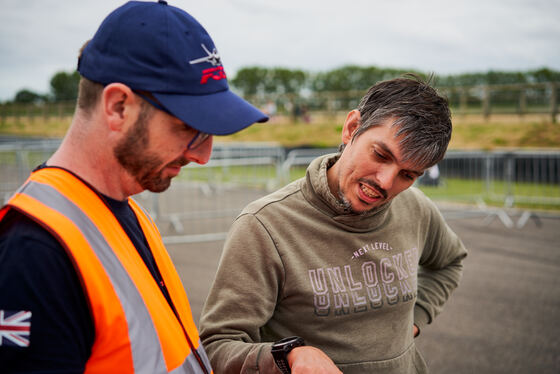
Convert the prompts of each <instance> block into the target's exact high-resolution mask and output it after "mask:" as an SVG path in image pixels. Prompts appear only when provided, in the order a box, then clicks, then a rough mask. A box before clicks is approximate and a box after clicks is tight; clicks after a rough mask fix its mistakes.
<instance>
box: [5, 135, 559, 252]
mask: <svg viewBox="0 0 560 374" xmlns="http://www.w3.org/2000/svg"><path fill="white" fill-rule="evenodd" d="M59 144H60V140H41V141H25V142H12V143H2V144H0V198H1V199H2V202H5V201H6V200H7V199H8V198H9V197H10V196H11V195H12V194H13V193H14V192H15V190H16V189H17V188H18V187H19V186H20V185H21V184H22V183H23V182H24V181H25V179H26V178H27V176H28V175H29V173H30V172H31V170H32V169H33V168H34V167H36V166H37V165H39V164H41V163H42V162H44V161H45V160H46V159H48V157H49V156H50V155H51V154H52V153H53V152H54V151H55V150H56V148H57V147H58V145H59ZM332 152H336V149H335V148H327V149H296V150H291V151H289V152H286V150H285V149H284V148H282V147H280V146H278V145H276V144H271V143H254V144H251V143H217V144H215V147H214V151H213V153H212V157H211V159H210V161H209V162H208V164H206V165H198V164H194V163H192V164H189V166H187V167H185V168H183V170H182V171H181V173H180V174H179V176H178V177H177V178H176V179H175V180H174V181H173V183H172V184H171V187H170V189H169V190H168V191H166V192H164V193H161V194H154V193H150V192H143V193H141V194H139V195H137V196H135V198H136V199H137V200H139V201H140V203H141V204H142V205H143V206H144V207H145V208H146V209H148V210H149V211H150V213H151V214H152V215H153V216H154V218H156V219H157V221H158V224H159V225H160V226H161V228H162V231H163V232H165V233H167V236H166V241H167V242H192V241H205V240H217V239H223V237H224V236H225V233H226V232H227V230H228V228H229V225H230V224H231V222H232V221H233V219H234V218H235V216H237V214H239V212H240V211H241V210H242V209H243V207H244V206H245V205H247V204H248V203H249V202H251V201H253V200H255V199H256V198H258V197H261V196H264V195H265V194H267V193H269V192H270V191H272V190H274V189H277V188H279V187H281V186H283V185H285V184H286V183H288V182H289V181H291V180H293V179H295V178H298V177H301V176H303V175H304V173H305V168H306V167H307V166H308V164H309V163H310V162H311V161H312V160H313V159H315V158H316V157H317V156H319V155H323V154H326V153H332ZM438 169H439V176H438V178H437V180H436V181H435V182H434V181H430V180H429V178H428V174H429V173H426V176H424V177H422V178H421V179H419V181H418V182H417V185H418V186H419V187H420V188H421V189H422V190H423V191H424V192H425V193H426V194H427V195H428V196H430V197H431V198H432V199H434V200H435V201H437V202H442V203H460V204H466V205H467V206H468V207H470V208H469V209H462V211H461V212H460V213H458V214H462V215H465V214H482V215H484V216H485V217H493V216H495V217H498V218H500V219H501V220H502V222H504V224H506V226H509V227H513V226H514V223H513V222H510V221H508V214H507V210H508V209H511V208H517V209H522V210H524V211H525V212H526V214H524V215H523V220H524V222H526V221H527V219H529V218H531V217H536V216H537V213H536V212H539V213H538V214H541V212H542V210H546V211H548V212H553V213H554V214H558V212H560V152H558V151H512V152H480V151H469V152H459V151H449V152H448V153H447V155H446V157H445V158H444V159H443V160H442V161H441V162H440V163H439V164H438ZM176 196H181V198H180V199H177V198H176ZM518 224H521V223H520V222H518Z"/></svg>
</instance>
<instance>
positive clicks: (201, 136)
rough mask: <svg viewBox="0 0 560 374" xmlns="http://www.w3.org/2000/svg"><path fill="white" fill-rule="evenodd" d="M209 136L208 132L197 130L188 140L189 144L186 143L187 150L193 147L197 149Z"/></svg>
mask: <svg viewBox="0 0 560 374" xmlns="http://www.w3.org/2000/svg"><path fill="white" fill-rule="evenodd" d="M209 137H210V134H207V133H205V132H202V131H197V132H196V135H195V136H194V138H192V140H191V141H190V142H189V144H187V149H188V150H189V151H191V150H193V149H197V148H198V147H200V146H201V145H202V144H204V142H205V141H206V140H208V138H209Z"/></svg>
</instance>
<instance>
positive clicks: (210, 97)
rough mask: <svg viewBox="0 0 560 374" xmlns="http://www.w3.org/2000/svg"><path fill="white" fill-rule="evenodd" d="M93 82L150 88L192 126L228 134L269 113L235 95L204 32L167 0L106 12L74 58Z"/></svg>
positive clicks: (130, 3) (216, 133)
mask: <svg viewBox="0 0 560 374" xmlns="http://www.w3.org/2000/svg"><path fill="white" fill-rule="evenodd" d="M78 71H79V72H80V74H81V75H82V76H83V77H85V78H87V79H89V80H91V81H94V82H97V83H101V84H103V85H107V84H109V83H115V82H119V83H123V84H126V85H127V86H129V87H130V88H131V89H132V90H136V91H147V92H150V93H151V94H152V95H153V96H154V97H155V98H156V99H157V100H158V101H159V102H160V103H161V104H162V106H163V107H164V108H165V109H166V110H167V111H168V112H169V113H171V114H172V115H173V116H175V117H177V118H179V119H180V120H181V121H183V122H185V123H186V124H187V125H189V126H191V127H193V128H195V129H196V130H199V131H202V132H205V133H208V134H213V135H228V134H232V133H234V132H237V131H239V130H242V129H244V128H245V127H247V126H249V125H251V124H253V123H255V122H266V121H267V120H268V117H267V116H266V115H265V114H264V113H262V112H261V111H260V110H259V109H257V108H255V107H254V106H253V105H251V104H249V103H248V102H247V101H245V100H244V99H242V98H241V97H239V96H237V95H236V94H234V93H233V92H232V91H231V90H230V89H229V86H228V82H227V77H226V74H225V71H224V68H223V66H222V61H221V59H220V55H219V53H218V51H217V49H216V46H215V45H214V42H213V41H212V39H211V38H210V35H208V33H207V32H206V30H205V29H204V28H203V27H202V25H200V23H198V21H197V20H196V19H194V18H193V17H192V16H191V15H189V14H188V13H186V12H185V11H183V10H182V9H179V8H176V7H174V6H170V5H168V4H167V2H166V1H163V0H160V1H158V2H143V1H129V2H127V3H126V4H124V5H123V6H121V7H119V8H117V9H116V10H114V11H113V12H112V13H110V14H109V15H108V16H107V18H105V20H104V21H103V22H102V23H101V25H100V26H99V29H98V30H97V32H96V33H95V35H94V37H93V38H92V39H91V40H90V41H89V43H88V44H87V46H86V47H85V48H84V50H83V51H82V54H81V56H80V58H79V60H78Z"/></svg>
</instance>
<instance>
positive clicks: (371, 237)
mask: <svg viewBox="0 0 560 374" xmlns="http://www.w3.org/2000/svg"><path fill="white" fill-rule="evenodd" d="M450 138H451V117H450V111H449V108H448V104H447V100H445V99H444V98H442V97H441V96H439V95H438V94H437V93H436V91H435V90H434V89H433V88H432V87H430V86H429V85H428V84H427V83H425V82H423V81H421V80H419V79H417V78H415V77H409V76H407V77H403V78H397V79H393V80H389V81H384V82H380V83H377V84H375V85H374V86H373V87H371V88H370V89H369V91H368V92H367V94H366V95H365V96H364V97H363V99H362V100H361V102H360V104H359V106H358V108H357V109H355V110H352V111H351V112H350V113H349V114H348V116H347V117H346V121H345V122H344V125H343V129H342V144H341V147H340V151H339V153H336V154H329V155H326V156H321V157H319V158H317V159H316V160H314V161H313V162H312V163H311V164H310V166H309V167H308V169H307V175H306V176H305V177H304V178H302V179H299V180H296V181H294V182H293V183H291V184H289V185H287V186H286V187H284V188H282V189H280V190H279V191H277V192H274V193H272V194H270V195H268V196H266V197H264V198H262V199H259V200H257V201H255V202H253V203H251V204H249V205H248V206H247V207H246V208H245V209H244V210H243V211H242V213H241V214H240V215H239V216H238V217H237V219H236V220H235V222H234V223H233V226H232V228H231V230H230V233H229V235H228V237H227V240H226V243H225V247H224V252H223V255H222V258H221V260H220V265H219V268H218V271H217V274H216V279H215V281H214V284H213V286H212V288H211V291H210V294H209V296H208V299H207V301H206V304H205V306H204V309H203V312H202V317H201V321H200V336H201V338H202V342H203V344H204V346H205V348H206V350H207V352H208V355H209V358H210V361H211V363H212V365H213V367H214V369H215V370H216V373H253V372H258V373H261V374H268V373H278V372H283V373H289V372H290V370H291V372H293V373H340V372H344V373H345V374H353V373H395V374H407V373H425V372H427V366H426V364H425V362H424V360H423V358H422V356H421V355H420V353H419V352H418V351H417V350H416V347H415V344H414V337H416V336H418V334H419V333H420V332H421V331H422V330H423V329H424V328H425V327H426V325H427V324H429V323H431V322H432V321H433V320H434V318H435V317H436V316H437V315H438V314H439V313H440V312H441V311H442V308H443V306H444V304H445V302H446V301H447V299H448V298H449V296H450V294H451V293H452V292H453V290H454V289H455V288H456V287H457V285H458V284H459V280H460V279H461V275H462V269H463V259H464V258H465V256H466V255H467V252H466V250H465V248H464V246H463V244H462V242H461V240H460V239H459V238H458V237H457V236H456V235H455V234H454V233H453V231H451V229H450V228H449V227H448V225H447V224H446V223H445V221H444V219H443V217H442V216H441V214H440V212H439V211H438V209H437V208H436V206H435V205H434V203H433V202H431V201H430V200H429V199H428V198H427V197H426V196H425V195H423V194H422V192H421V191H420V190H418V189H416V188H414V187H411V186H412V184H413V183H414V181H415V180H416V179H417V178H418V177H419V176H420V175H422V173H423V172H424V171H425V170H426V169H428V168H430V167H431V166H432V165H435V164H436V163H437V162H438V161H440V160H441V159H442V158H443V157H444V154H445V152H446V149H447V146H448V144H449V140H450Z"/></svg>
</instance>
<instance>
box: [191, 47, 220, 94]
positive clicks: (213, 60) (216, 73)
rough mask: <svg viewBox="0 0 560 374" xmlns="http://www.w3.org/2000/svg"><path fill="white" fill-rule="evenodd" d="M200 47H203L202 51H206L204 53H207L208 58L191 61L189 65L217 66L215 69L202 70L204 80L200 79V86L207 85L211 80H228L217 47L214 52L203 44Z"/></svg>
mask: <svg viewBox="0 0 560 374" xmlns="http://www.w3.org/2000/svg"><path fill="white" fill-rule="evenodd" d="M200 46H201V47H202V49H204V52H206V56H204V57H200V58H196V59H194V60H191V61H189V63H190V64H191V65H194V64H200V63H203V62H208V63H210V64H212V66H215V67H213V68H209V69H204V70H202V78H201V79H200V84H206V83H207V82H208V80H209V79H213V80H216V81H217V80H220V79H226V78H227V77H226V73H225V71H224V68H223V66H222V60H221V58H220V54H219V53H218V50H217V49H216V47H214V49H213V50H212V52H210V50H209V49H208V48H207V47H206V46H205V45H204V44H201V45H200Z"/></svg>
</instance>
